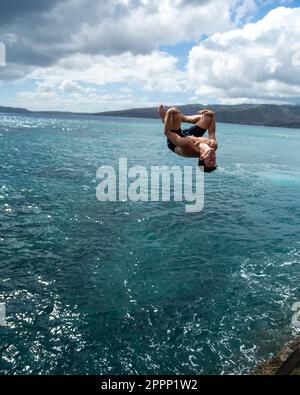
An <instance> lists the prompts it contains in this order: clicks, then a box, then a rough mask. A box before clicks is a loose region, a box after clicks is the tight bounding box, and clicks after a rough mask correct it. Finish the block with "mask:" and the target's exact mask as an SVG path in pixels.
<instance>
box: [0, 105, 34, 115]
mask: <svg viewBox="0 0 300 395" xmlns="http://www.w3.org/2000/svg"><path fill="white" fill-rule="evenodd" d="M0 113H5V114H30V113H31V111H29V110H26V109H25V108H13V107H1V106H0Z"/></svg>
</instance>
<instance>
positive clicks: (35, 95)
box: [0, 0, 300, 112]
mask: <svg viewBox="0 0 300 395" xmlns="http://www.w3.org/2000/svg"><path fill="white" fill-rule="evenodd" d="M0 11H1V13H0V43H3V45H5V47H6V66H5V67H4V66H0V105H2V106H13V107H26V108H28V109H31V110H62V111H88V112H98V111H99V112H100V111H106V110H114V109H125V108H132V107H147V106H155V105H157V104H159V103H165V104H185V103H203V104H212V103H222V104H237V103H245V102H248V103H278V104H279V103H280V104H281V103H288V104H300V0H298V1H293V0H291V1H289V0H279V1H273V0H265V1H262V0H172V1H171V0H160V1H158V0H151V1H150V0H111V1H110V2H109V3H108V2H107V1H105V0H43V2H37V1H35V0H2V2H1V9H0ZM3 45H2V46H0V48H3ZM3 56H4V54H3V51H2V58H3ZM2 60H3V59H2ZM0 64H1V50H0Z"/></svg>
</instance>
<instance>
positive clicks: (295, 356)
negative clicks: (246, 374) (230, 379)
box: [253, 338, 300, 376]
mask: <svg viewBox="0 0 300 395" xmlns="http://www.w3.org/2000/svg"><path fill="white" fill-rule="evenodd" d="M253 373H254V374H255V375H264V376H265V375H267V376H273V375H274V376H275V375H278V376H284V375H297V376H300V338H297V339H295V340H294V341H292V342H291V343H288V344H287V345H286V346H285V347H284V348H283V350H281V352H280V353H279V354H278V355H276V356H275V357H274V358H271V359H269V360H268V361H265V362H262V363H261V364H259V365H258V366H257V368H256V369H255V371H254V372H253Z"/></svg>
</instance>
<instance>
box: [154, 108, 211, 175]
mask: <svg viewBox="0 0 300 395" xmlns="http://www.w3.org/2000/svg"><path fill="white" fill-rule="evenodd" d="M158 111H159V114H160V116H161V119H162V121H163V123H164V124H165V135H166V137H167V139H168V147H169V149H170V150H171V151H173V152H175V153H176V154H177V155H180V156H184V157H188V158H200V159H199V166H203V168H204V171H205V172H206V173H211V172H212V171H214V170H216V169H217V164H216V150H217V148H218V143H217V139H216V117H215V113H214V112H213V111H210V110H202V111H199V113H198V114H197V115H192V116H186V115H183V114H182V113H181V112H180V111H179V110H178V109H177V108H176V107H172V108H170V109H169V110H168V111H166V109H165V107H164V106H163V105H161V106H160V107H159V110H158ZM182 122H186V123H192V124H194V126H192V127H191V128H189V129H185V130H182V129H181V124H182ZM207 130H208V138H206V137H203V135H204V134H205V133H206V131H207Z"/></svg>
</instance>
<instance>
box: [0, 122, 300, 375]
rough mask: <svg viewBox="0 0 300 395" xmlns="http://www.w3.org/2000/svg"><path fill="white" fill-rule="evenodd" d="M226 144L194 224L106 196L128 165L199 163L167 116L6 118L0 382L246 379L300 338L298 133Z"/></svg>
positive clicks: (0, 133)
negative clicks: (102, 179)
mask: <svg viewBox="0 0 300 395" xmlns="http://www.w3.org/2000/svg"><path fill="white" fill-rule="evenodd" d="M218 136H219V142H220V150H219V152H218V161H219V169H218V171H217V172H215V173H213V174H210V175H206V176H205V207H204V210H203V211H202V212H200V213H196V214H186V213H185V210H184V205H185V203H184V202H176V203H175V202H169V203H166V202H157V203H142V202H138V203H132V202H123V203H118V202H116V203H110V202H107V203H100V202H98V201H97V199H96V194H95V189H96V187H97V180H96V172H97V169H98V168H99V167H100V166H102V165H112V166H117V163H118V159H119V158H120V157H125V158H128V161H129V164H132V165H136V164H141V165H144V166H146V167H147V168H148V167H150V166H151V165H174V164H181V165H189V164H192V163H193V161H194V160H192V159H185V158H180V157H176V156H175V155H174V154H172V153H171V152H170V151H168V149H167V147H166V143H165V139H164V136H163V134H162V125H161V123H160V122H159V121H156V120H142V119H122V118H119V119H117V118H101V119H100V118H99V119H96V118H84V117H74V118H65V117H60V118H57V119H54V118H51V117H48V118H47V117H46V118H41V117H22V116H6V115H1V116H0V169H1V171H0V302H5V304H6V315H7V317H6V318H7V326H6V327H0V349H1V351H0V373H1V374H7V373H9V374H134V373H137V374H163V373H164V374H172V373H174V374H194V373H195V374H241V373H247V372H249V371H251V369H253V368H254V367H255V365H256V363H257V362H258V361H261V360H262V359H264V358H267V357H269V356H270V355H271V354H272V353H275V352H277V351H278V350H279V349H280V348H281V347H282V346H283V344H284V343H285V342H286V341H288V340H290V339H292V338H293V336H295V335H296V334H297V329H296V328H293V326H292V324H291V322H292V316H293V312H292V305H293V304H294V303H295V302H297V301H300V290H299V281H300V272H299V262H300V239H299V234H300V232H299V231H300V229H299V217H300V208H299V193H300V178H299V174H300V156H299V152H300V131H299V130H287V129H277V128H264V127H255V126H240V125H229V124H228V125H226V124H219V125H218ZM195 164H196V163H195Z"/></svg>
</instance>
